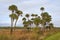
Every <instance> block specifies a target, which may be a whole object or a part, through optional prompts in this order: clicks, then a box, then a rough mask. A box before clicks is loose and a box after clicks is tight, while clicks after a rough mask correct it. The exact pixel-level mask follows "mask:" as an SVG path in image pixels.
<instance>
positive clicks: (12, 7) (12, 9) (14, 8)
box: [8, 5, 17, 34]
mask: <svg viewBox="0 0 60 40" xmlns="http://www.w3.org/2000/svg"><path fill="white" fill-rule="evenodd" d="M8 9H9V10H10V11H12V14H14V11H16V10H17V6H16V5H11V6H9V8H8ZM13 21H14V19H13V18H11V34H12V32H13V28H12V27H13Z"/></svg>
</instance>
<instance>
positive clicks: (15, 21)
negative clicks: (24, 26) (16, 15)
mask: <svg viewBox="0 0 60 40" xmlns="http://www.w3.org/2000/svg"><path fill="white" fill-rule="evenodd" d="M16 24H17V20H16V21H15V25H14V31H15V27H16Z"/></svg>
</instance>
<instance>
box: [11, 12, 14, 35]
mask: <svg viewBox="0 0 60 40" xmlns="http://www.w3.org/2000/svg"><path fill="white" fill-rule="evenodd" d="M13 13H14V11H12V14H13ZM13 21H14V20H13V18H11V31H10V34H12V32H13Z"/></svg>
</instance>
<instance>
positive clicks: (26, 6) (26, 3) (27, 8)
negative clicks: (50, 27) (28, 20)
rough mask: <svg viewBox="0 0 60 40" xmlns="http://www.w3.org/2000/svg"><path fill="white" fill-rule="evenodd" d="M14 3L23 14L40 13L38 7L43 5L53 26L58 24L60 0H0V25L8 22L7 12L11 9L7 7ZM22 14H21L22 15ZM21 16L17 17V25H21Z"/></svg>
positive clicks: (59, 19) (59, 20)
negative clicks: (50, 17)
mask: <svg viewBox="0 0 60 40" xmlns="http://www.w3.org/2000/svg"><path fill="white" fill-rule="evenodd" d="M12 4H15V5H16V6H17V7H18V8H19V9H20V10H22V11H23V13H24V14H26V13H29V14H32V13H36V14H39V15H40V13H41V11H40V7H42V6H43V7H45V11H47V12H48V13H49V14H50V15H51V16H52V22H53V23H54V25H55V26H60V0H0V25H2V24H10V18H9V14H10V13H11V11H9V10H8V7H9V6H10V5H12ZM24 14H23V15H24ZM21 21H22V20H21V17H20V18H19V20H18V22H17V25H20V26H21V25H22V22H21Z"/></svg>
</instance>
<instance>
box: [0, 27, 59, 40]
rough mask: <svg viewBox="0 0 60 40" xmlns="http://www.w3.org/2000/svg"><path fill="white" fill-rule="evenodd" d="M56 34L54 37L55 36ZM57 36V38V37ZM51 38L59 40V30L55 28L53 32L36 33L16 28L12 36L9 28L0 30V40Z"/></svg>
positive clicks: (33, 30)
mask: <svg viewBox="0 0 60 40" xmlns="http://www.w3.org/2000/svg"><path fill="white" fill-rule="evenodd" d="M54 34H56V37H55V35H54ZM58 35H59V36H58ZM52 37H54V38H56V39H57V40H60V39H59V37H60V29H59V28H55V29H54V30H49V31H46V32H44V33H42V32H41V31H38V30H37V31H36V30H35V29H30V31H28V30H26V29H24V28H22V29H18V28H16V30H15V31H13V34H12V35H10V28H2V29H0V40H45V39H46V40H48V39H49V38H50V39H49V40H52Z"/></svg>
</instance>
